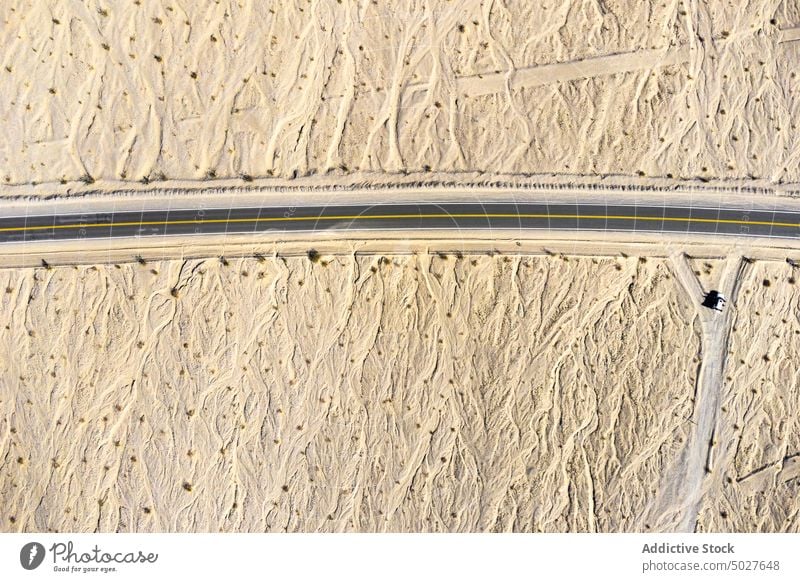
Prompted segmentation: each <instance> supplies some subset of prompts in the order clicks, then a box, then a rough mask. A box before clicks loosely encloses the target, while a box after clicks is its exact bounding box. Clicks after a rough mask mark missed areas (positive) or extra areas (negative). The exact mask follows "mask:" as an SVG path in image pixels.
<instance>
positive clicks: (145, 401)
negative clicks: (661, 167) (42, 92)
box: [0, 254, 700, 531]
mask: <svg viewBox="0 0 800 582" xmlns="http://www.w3.org/2000/svg"><path fill="white" fill-rule="evenodd" d="M151 270H152V271H155V272H156V273H157V274H154V273H153V272H152V271H151ZM0 277H2V281H0V283H2V288H3V289H6V290H5V291H4V292H3V293H2V295H0V297H2V312H0V313H2V318H3V321H4V322H5V324H4V325H9V327H10V329H4V330H3V331H2V333H0V337H2V343H1V344H0V350H2V351H1V352H0V365H2V373H1V374H0V378H2V380H0V382H1V384H0V388H1V389H0V410H1V411H2V412H1V413H0V414H2V416H0V450H2V456H0V458H2V459H3V461H2V465H0V492H2V497H3V500H4V503H3V507H4V513H3V515H2V516H0V524H2V526H1V527H2V529H3V530H4V531H16V530H27V531H48V530H62V531H63V530H77V531H94V530H101V531H154V530H157V531H207V530H210V531H216V530H219V529H222V530H225V531H264V530H267V531H330V530H357V531H386V530H391V531H510V530H513V531H531V530H537V531H538V530H542V531H568V530H570V531H618V530H630V529H638V528H642V527H643V524H642V523H641V517H642V511H643V508H644V507H645V505H646V503H647V500H648V499H649V498H650V497H651V496H652V495H653V494H654V492H655V490H656V488H657V487H658V485H659V478H660V476H661V472H662V468H663V466H664V465H665V464H667V463H668V462H669V461H670V459H673V458H674V457H675V456H676V455H677V454H678V453H679V451H680V450H681V449H682V447H683V446H684V445H683V443H684V442H685V439H686V438H687V433H688V431H689V423H688V418H689V417H690V415H691V411H692V397H693V393H694V390H693V386H694V382H695V378H694V376H693V375H694V374H695V373H696V365H697V364H696V361H694V362H693V355H694V356H695V360H696V356H697V354H698V350H699V339H700V329H699V326H698V325H697V323H696V321H695V320H694V319H693V318H692V316H691V315H687V314H690V313H691V311H692V308H691V306H690V305H689V304H688V300H687V298H686V297H685V296H684V294H683V293H682V291H681V290H680V288H679V286H678V285H677V283H676V281H675V279H674V278H673V277H672V276H671V274H670V269H669V268H668V266H667V264H666V262H665V261H662V260H654V259H649V260H646V261H643V262H642V261H640V260H638V259H636V258H627V259H613V258H606V259H589V258H584V259H574V258H569V259H566V258H564V259H562V258H557V257H527V256H521V257H517V256H513V257H512V256H507V257H505V256H494V257H490V256H486V255H465V256H464V257H463V258H457V257H456V256H455V255H450V256H448V257H440V256H438V255H427V254H420V255H417V256H405V257H391V256H390V257H387V258H386V260H384V261H382V260H380V258H379V257H358V258H353V257H349V258H348V257H344V258H342V257H338V258H337V257H329V258H326V257H323V259H322V261H321V262H318V263H312V262H311V261H309V260H308V259H306V258H304V257H303V258H289V259H280V258H278V259H275V258H269V259H266V260H264V262H258V261H257V260H255V259H241V260H231V261H230V263H229V265H227V266H225V265H222V264H221V263H220V262H219V261H218V260H216V259H214V260H197V261H189V262H186V263H184V262H182V261H172V262H164V263H152V264H148V265H144V266H142V265H136V264H134V265H129V264H128V265H121V266H120V268H115V267H114V266H103V267H96V268H95V267H79V268H70V267H59V268H53V269H52V270H45V269H36V270H31V269H28V270H18V271H8V270H7V271H2V272H0ZM173 289H174V290H175V295H177V297H174V296H173V294H172V290H173ZM78 305H83V306H84V308H83V309H82V310H78V309H77V306H78ZM12 519H13V521H12Z"/></svg>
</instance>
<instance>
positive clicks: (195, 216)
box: [0, 202, 800, 243]
mask: <svg viewBox="0 0 800 582" xmlns="http://www.w3.org/2000/svg"><path fill="white" fill-rule="evenodd" d="M440 229H450V230H468V229H469V230H471V229H479V230H500V229H502V230H506V231H508V230H531V229H533V230H547V229H552V230H562V231H574V230H582V231H585V230H600V231H602V230H608V231H627V232H636V231H638V232H643V231H644V232H671V233H691V234H721V235H734V236H750V237H779V238H787V239H800V212H795V211H789V210H776V211H774V212H773V211H764V210H744V209H736V208H725V207H722V208H698V207H692V208H681V207H673V206H659V205H652V206H619V205H610V206H604V205H593V204H578V203H576V204H543V203H524V204H523V203H514V202H507V203H504V202H493V203H489V204H475V203H446V204H425V203H419V204H382V205H375V206H363V205H359V206H324V207H322V206H303V207H264V208H232V209H229V208H217V209H205V210H197V209H192V210H172V211H165V210H152V211H147V210H145V211H142V212H127V211H126V212H116V213H113V214H111V213H102V214H65V215H57V216H41V215H39V216H27V217H26V216H5V217H3V216H0V243H4V242H20V241H41V240H80V239H84V238H109V237H133V236H159V235H186V234H195V233H197V234H200V233H204V234H219V233H229V234H233V233H252V232H270V233H273V234H280V233H292V232H313V231H329V230H345V231H348V230H349V231H357V230H440Z"/></svg>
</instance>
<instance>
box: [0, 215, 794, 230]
mask: <svg viewBox="0 0 800 582" xmlns="http://www.w3.org/2000/svg"><path fill="white" fill-rule="evenodd" d="M437 218H438V219H442V218H444V219H459V218H485V219H493V218H514V219H548V220H628V221H648V222H686V223H690V224H693V223H698V224H701V223H702V224H734V225H741V226H773V227H785V228H800V222H769V221H765V220H738V219H724V218H721V219H716V218H694V217H689V216H686V217H680V216H668V217H661V216H631V215H619V214H526V213H495V214H493V213H445V212H443V213H433V214H356V215H325V216H288V217H287V216H270V217H253V218H193V219H184V220H143V221H125V222H107V223H102V222H98V223H87V224H81V223H76V224H56V225H35V226H11V227H2V228H0V232H32V231H42V230H45V231H48V230H66V229H82V228H117V227H123V226H179V225H202V224H224V223H228V224H236V223H261V222H324V221H327V222H330V221H356V220H406V219H425V220H430V219H437Z"/></svg>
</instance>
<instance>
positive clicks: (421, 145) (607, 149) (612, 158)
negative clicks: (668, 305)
mask: <svg viewBox="0 0 800 582" xmlns="http://www.w3.org/2000/svg"><path fill="white" fill-rule="evenodd" d="M184 4H185V5H184V6H181V5H176V4H174V3H172V2H164V1H161V0H148V1H146V2H141V3H139V2H126V3H116V4H114V5H110V4H109V3H105V2H98V1H97V0H88V1H86V2H71V3H59V4H58V5H55V6H54V5H53V4H52V3H50V2H44V1H43V0H7V1H5V2H4V3H3V10H2V14H0V18H1V19H2V26H0V46H3V47H4V52H3V54H2V56H0V81H1V82H0V124H2V126H3V128H4V129H5V131H4V136H5V139H4V140H2V141H0V184H2V185H3V186H10V185H22V184H28V183H30V182H38V183H42V182H47V183H54V184H55V183H57V182H59V181H64V182H69V183H72V182H77V181H79V180H85V181H87V182H91V181H92V180H103V181H109V180H122V181H125V180H136V181H139V180H144V179H149V180H162V179H164V178H168V179H179V180H180V179H183V180H200V179H204V178H215V177H217V178H224V177H238V176H254V177H267V176H278V177H292V176H295V175H300V176H302V175H306V174H324V173H327V172H331V173H332V175H339V174H351V173H353V174H355V175H359V174H362V175H367V174H366V173H383V172H386V173H389V174H397V175H400V174H402V173H404V172H422V171H425V172H432V173H433V174H435V175H436V176H437V178H438V179H446V176H447V174H451V173H454V172H485V173H489V174H497V173H510V174H525V175H527V174H550V173H555V174H561V175H575V176H578V175H589V176H600V175H614V176H636V175H642V176H650V177H660V178H673V177H674V178H675V179H697V178H703V179H740V180H745V179H761V180H765V181H767V182H772V183H792V182H795V183H796V182H800V173H799V172H800V164H798V161H800V141H799V140H798V132H797V131H796V129H797V128H796V119H798V118H799V117H800V99H798V90H800V79H798V77H797V62H798V58H800V43H799V42H797V39H798V30H799V29H798V27H800V5H798V4H797V2H793V1H783V2H781V1H776V0H741V1H740V2H727V3H723V2H693V3H688V4H687V3H681V2H668V3H665V2H662V1H660V0H659V1H637V2H631V1H627V2H619V1H610V2H609V1H607V2H597V1H596V0H575V1H572V2H561V3H556V5H555V6H547V5H546V4H543V3H537V2H515V3H504V2H496V1H492V0H482V1H479V0H459V1H454V2H428V1H423V0H402V1H398V2H392V3H389V2H383V1H381V2H356V1H354V0H344V1H341V2H340V1H335V0H319V1H315V2H311V3H309V2H306V1H305V0H302V1H301V0H281V1H280V2H277V3H276V2H273V3H267V4H259V3H253V2H245V3H239V2H233V1H231V0H222V1H220V2H214V3H210V4H209V5H206V4H196V3H184Z"/></svg>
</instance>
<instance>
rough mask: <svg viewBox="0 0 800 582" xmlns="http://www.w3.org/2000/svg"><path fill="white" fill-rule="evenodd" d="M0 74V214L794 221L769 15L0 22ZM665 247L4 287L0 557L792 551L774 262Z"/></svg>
mask: <svg viewBox="0 0 800 582" xmlns="http://www.w3.org/2000/svg"><path fill="white" fill-rule="evenodd" d="M0 47H2V49H3V50H2V51H0V129H2V137H1V138H0V198H1V199H2V202H3V203H4V204H8V199H10V198H14V199H15V200H16V202H17V203H18V204H20V205H21V204H24V203H27V201H28V200H30V199H29V198H27V197H29V196H30V197H33V196H37V195H42V194H44V195H46V196H53V195H56V194H64V193H67V192H68V191H70V192H71V193H72V194H75V193H76V192H77V193H81V192H83V191H86V189H92V190H96V192H95V193H96V194H98V195H99V196H104V195H105V196H111V195H112V193H114V192H116V193H120V192H124V191H125V190H126V188H130V187H131V186H132V185H135V186H136V187H137V188H139V189H140V191H139V192H140V193H141V189H146V190H147V191H145V192H144V194H143V195H144V196H146V195H147V194H148V193H149V192H150V191H151V190H153V189H154V188H155V186H157V185H158V184H161V185H162V186H164V185H165V184H164V182H163V181H165V180H169V182H167V183H166V184H172V185H175V184H177V185H179V186H180V187H181V188H183V187H185V186H186V185H187V184H188V185H190V186H191V185H193V184H194V185H197V184H200V183H201V182H202V181H208V185H209V186H214V185H215V184H216V185H217V186H220V185H225V186H231V185H235V186H243V185H245V182H250V181H251V180H254V179H258V182H257V183H256V185H258V186H259V187H261V186H265V187H267V188H269V187H270V186H271V185H272V186H274V185H275V184H278V183H280V184H282V185H286V183H287V182H289V183H291V184H298V183H301V182H292V180H293V179H295V178H304V179H307V180H308V181H309V182H314V184H315V185H316V186H317V187H320V186H321V187H322V188H324V189H328V190H331V186H332V185H333V184H351V185H359V184H363V183H370V184H381V185H382V186H387V185H388V186H392V185H397V184H398V183H400V182H401V181H403V180H405V181H407V182H415V181H417V179H418V178H419V181H420V182H426V183H441V182H451V183H452V182H458V183H459V184H463V183H464V182H466V180H464V179H462V178H463V176H470V179H471V180H474V181H475V182H476V183H480V182H481V181H484V182H489V181H492V180H493V179H498V181H501V180H500V179H499V178H498V177H501V176H502V177H503V178H502V180H505V179H507V178H508V177H510V178H508V180H509V181H510V182H513V181H514V180H517V179H518V180H520V181H524V180H527V181H529V182H530V181H536V180H551V181H553V182H558V183H560V184H564V183H565V184H567V185H569V186H570V187H572V185H573V184H575V183H578V182H582V181H587V182H592V181H594V183H598V182H603V181H614V180H617V181H618V182H619V183H622V184H625V185H630V184H634V183H636V184H639V185H645V186H648V185H659V184H660V185H664V184H666V185H667V186H668V187H672V186H674V185H675V184H678V182H677V180H682V182H680V183H681V184H683V185H684V187H686V188H687V189H688V190H691V186H692V185H701V184H703V183H704V182H705V181H707V180H708V181H712V182H717V183H718V184H719V183H723V185H724V186H726V187H729V186H732V185H737V184H747V185H762V186H766V187H767V189H769V188H775V189H776V191H779V193H783V194H786V195H798V193H800V187H798V184H800V137H799V136H800V133H798V131H797V125H796V124H797V120H798V119H800V78H798V72H799V71H800V3H798V2H797V1H796V0H736V1H724V2H723V1H721V0H720V1H718V0H708V1H702V0H701V1H689V0H658V1H651V0H572V1H561V2H555V1H554V2H530V1H526V0H505V1H502V0H452V1H447V2H445V1H443V0H441V1H439V0H359V1H356V0H274V1H271V2H251V1H233V0H217V1H215V2H186V1H181V0H134V1H128V2H108V1H105V0H83V1H80V2H77V1H75V2H45V1H44V0H3V2H2V3H0ZM223 178H225V179H227V180H226V181H225V182H216V183H215V182H214V181H215V180H216V179H223ZM156 183H158V184H156ZM687 185H688V186H687ZM165 187H166V186H165ZM81 188H83V189H84V190H81ZM767 189H765V190H764V191H765V192H766V190H767ZM643 190H646V189H643ZM187 191H188V190H178V189H172V190H169V192H171V196H172V197H173V198H174V199H175V202H176V204H177V203H179V202H180V192H187ZM386 191H387V192H393V190H391V189H387V190H386ZM731 191H732V190H730V189H727V190H726V192H731ZM165 192H166V190H165ZM215 192H216V193H217V194H219V195H220V196H223V199H224V197H225V196H231V197H233V196H235V195H236V191H235V190H233V189H229V190H218V191H215ZM336 192H339V190H337V191H336ZM239 194H242V192H239ZM251 194H252V192H251ZM279 194H280V195H283V194H286V193H285V192H283V193H279ZM304 194H308V192H301V191H297V192H293V193H291V196H292V198H291V204H295V203H297V204H300V203H302V196H303V195H304ZM662 194H663V196H664V197H666V194H665V193H664V192H660V193H659V194H658V196H661V195H662ZM742 194H743V195H747V194H748V193H747V192H743V193H742ZM612 195H613V193H612ZM647 195H655V194H653V193H652V192H649V193H648V192H643V193H642V196H647ZM286 196H287V197H288V196H289V194H286ZM295 198H296V199H295ZM108 199H110V198H108ZM287 199H288V198H287ZM80 200H81V199H79V201H80ZM113 200H114V202H113V203H114V204H117V202H118V201H119V196H118V197H115V198H113ZM762 200H764V199H763V198H762ZM604 201H605V200H604ZM172 202H173V200H172V199H170V204H171V203H172ZM749 202H752V201H749ZM8 208H10V206H8V205H6V206H3V207H0V214H2V213H3V212H7V211H8ZM26 210H27V209H26ZM575 244H576V247H577V245H579V244H580V243H579V242H577V241H576V242H575ZM670 244H671V245H672V246H670V250H669V253H673V256H672V257H671V258H669V259H656V258H652V257H651V258H648V257H645V256H636V257H634V256H631V257H628V256H622V255H617V256H612V257H599V256H598V257H595V258H592V257H582V258H576V257H569V256H567V257H564V256H558V255H536V256H531V255H525V254H513V255H508V256H506V255H503V254H496V253H488V254H487V253H478V254H472V253H464V254H461V253H449V254H447V255H440V254H437V253H436V252H434V251H435V250H436V249H432V251H431V252H430V253H427V252H420V253H418V254H413V255H405V254H399V253H398V254H397V255H394V254H390V255H387V256H385V257H384V256H381V255H366V254H365V255H354V254H348V253H347V252H346V251H344V250H343V249H346V248H347V246H346V245H344V244H343V246H342V248H341V249H334V250H336V251H337V252H332V254H330V255H324V256H322V257H314V256H312V257H305V256H300V257H297V256H294V257H281V256H267V257H263V256H262V257H260V258H237V259H230V260H229V261H226V262H223V261H220V260H219V259H217V258H213V259H192V260H189V261H167V260H164V261H155V260H153V261H145V262H144V264H139V263H136V262H131V263H120V264H118V265H114V264H103V265H100V264H98V265H96V266H89V265H83V266H77V267H73V266H69V265H67V266H58V267H52V268H45V267H42V268H37V269H30V268H17V269H6V268H4V269H0V531H2V532H9V531H31V532H34V531H36V532H44V531H142V532H148V531H218V530H223V531H276V532H282V531H676V530H689V531H691V530H693V529H696V530H700V531H709V530H711V531H793V532H797V531H800V503H798V499H800V421H798V420H797V419H798V414H797V410H798V408H799V407H800V372H798V370H799V369H800V365H799V363H800V291H799V290H800V286H798V285H797V284H796V279H797V278H798V277H800V269H798V268H795V267H792V265H791V264H789V263H788V262H781V261H782V259H781V261H766V260H765V261H756V262H748V261H745V262H744V263H738V262H735V261H734V262H731V261H730V260H727V261H726V257H724V256H715V257H711V258H705V257H699V258H696V259H693V260H691V261H684V262H682V261H681V260H678V259H676V256H679V255H680V253H679V252H678V251H679V250H681V249H677V245H676V244H675V242H674V240H673V241H672V242H671V243H670ZM271 248H279V249H280V248H282V247H280V245H276V246H275V247H271ZM584 248H585V246H584ZM339 251H342V252H339ZM26 252H27V249H26ZM593 252H595V251H593ZM598 252H599V251H598ZM737 252H739V251H737ZM734 258H736V256H734ZM795 258H797V257H795ZM312 259H313V260H312ZM737 260H738V259H737ZM731 265H733V266H734V267H736V268H738V267H739V266H741V273H740V275H739V278H738V282H737V285H738V293H737V294H735V295H736V296H734V294H733V293H731V305H730V308H729V311H728V314H726V315H725V316H724V317H725V319H724V320H723V319H716V320H714V319H711V318H712V317H716V316H712V315H711V314H710V313H708V312H703V311H701V310H700V309H699V308H698V303H699V300H698V297H696V296H695V294H693V292H692V291H691V285H688V284H687V281H694V279H692V277H694V276H695V274H696V276H697V277H698V279H699V282H700V283H699V285H700V286H702V287H703V288H705V289H706V290H708V289H709V288H711V287H712V286H714V285H717V284H718V283H717V282H716V281H717V280H719V277H720V276H721V275H720V273H721V272H723V271H724V270H725V269H728V271H725V272H726V273H731V272H733V271H730V267H731ZM736 272H737V273H738V272H739V271H736ZM730 281H733V279H730ZM698 289H699V287H698ZM723 324H724V325H723ZM712 329H713V330H716V332H715V333H717V334H718V335H715V336H713V337H714V338H716V339H715V340H714V342H713V343H712V344H709V330H712ZM709 346H711V348H709ZM709 351H710V352H712V356H713V358H716V359H713V358H711V357H710V356H709ZM712 360H713V362H716V363H715V364H714V366H721V368H713V369H711V368H709V367H707V364H708V362H709V361H712ZM709 370H711V371H710V372H708V371H709ZM703 378H707V379H712V380H713V382H712V383H711V384H709V385H702V384H703V382H704V381H703V380H702V379H703Z"/></svg>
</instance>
